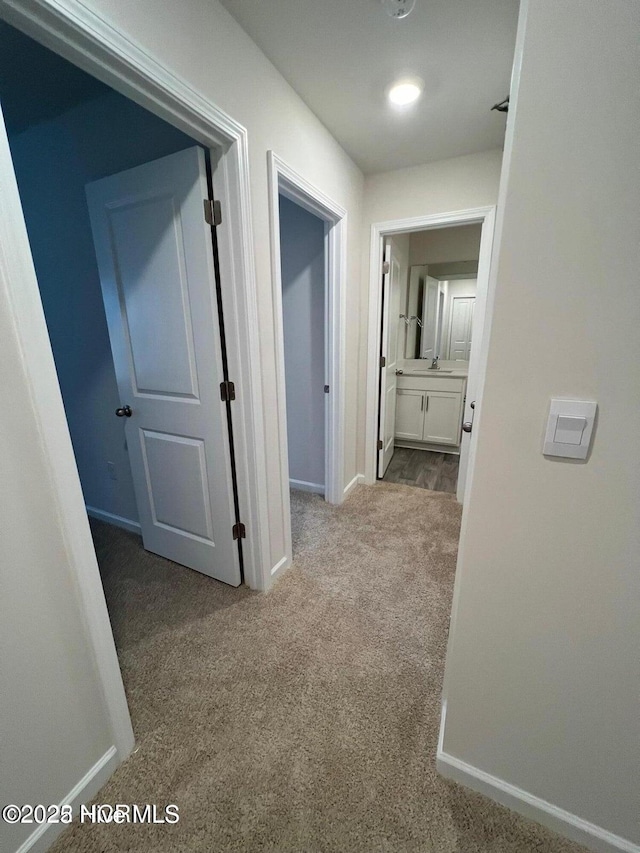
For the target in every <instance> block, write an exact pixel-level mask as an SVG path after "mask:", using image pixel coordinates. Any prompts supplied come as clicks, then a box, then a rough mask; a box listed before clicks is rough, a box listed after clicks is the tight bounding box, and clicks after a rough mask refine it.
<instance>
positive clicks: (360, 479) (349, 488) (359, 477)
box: [344, 474, 364, 498]
mask: <svg viewBox="0 0 640 853" xmlns="http://www.w3.org/2000/svg"><path fill="white" fill-rule="evenodd" d="M363 483H364V474H356V476H355V477H354V478H353V480H351V482H350V483H347V485H346V486H345V487H344V497H345V498H346V497H347V495H349V494H350V493H351V492H352V491H353V490H354V489H355V487H356V486H360V485H362V484H363Z"/></svg>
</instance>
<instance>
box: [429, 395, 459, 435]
mask: <svg viewBox="0 0 640 853" xmlns="http://www.w3.org/2000/svg"><path fill="white" fill-rule="evenodd" d="M425 396H426V400H425V412H424V432H423V435H422V438H423V440H424V441H431V442H434V443H435V444H454V445H458V444H460V427H461V418H462V411H461V409H462V394H456V393H454V392H453V391H427V392H426V395H425Z"/></svg>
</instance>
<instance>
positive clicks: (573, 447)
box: [542, 400, 598, 459]
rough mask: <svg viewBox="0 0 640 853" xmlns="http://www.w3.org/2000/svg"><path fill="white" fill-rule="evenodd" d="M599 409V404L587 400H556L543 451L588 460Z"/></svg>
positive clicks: (545, 453) (552, 405)
mask: <svg viewBox="0 0 640 853" xmlns="http://www.w3.org/2000/svg"><path fill="white" fill-rule="evenodd" d="M597 408H598V404H597V403H593V402H590V401H586V400H552V401H551V406H550V408H549V419H548V421H547V431H546V433H545V437H544V448H543V450H542V452H543V453H544V455H545V456H564V457H565V458H566V459H586V458H587V454H588V453H589V446H590V444H591V434H592V433H593V425H594V423H595V419H596V411H597Z"/></svg>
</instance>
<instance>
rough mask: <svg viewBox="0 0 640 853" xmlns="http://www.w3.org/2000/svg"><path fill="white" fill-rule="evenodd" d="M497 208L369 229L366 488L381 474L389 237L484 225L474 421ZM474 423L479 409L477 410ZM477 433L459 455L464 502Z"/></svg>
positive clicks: (472, 385)
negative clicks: (379, 446)
mask: <svg viewBox="0 0 640 853" xmlns="http://www.w3.org/2000/svg"><path fill="white" fill-rule="evenodd" d="M495 216H496V208H495V205H492V206H488V207H476V208H470V209H468V210H457V211H453V212H450V213H438V214H432V215H430V216H417V217H412V218H411V219H393V220H388V221H386V222H374V223H373V225H372V226H371V242H370V252H369V323H368V329H369V331H368V340H367V402H366V419H365V472H364V481H365V483H366V484H367V485H373V484H374V483H375V482H376V470H377V453H378V450H377V441H378V410H379V406H380V383H379V370H380V366H379V359H378V354H379V352H380V336H381V327H382V323H381V320H382V290H381V287H380V281H381V275H382V272H381V271H382V261H383V257H384V255H383V253H384V239H385V237H390V236H393V235H394V234H406V233H411V232H415V231H426V230H430V229H433V228H449V227H455V226H456V225H473V224H480V225H482V234H481V238H480V257H479V260H478V276H477V280H478V285H477V295H476V305H475V315H474V322H475V323H476V328H475V329H474V346H473V347H472V350H471V361H470V362H469V378H468V381H467V399H466V403H465V406H464V415H463V420H465V421H472V420H473V415H474V412H473V410H472V409H471V408H470V403H471V402H472V401H473V399H474V397H473V396H470V394H469V391H471V394H473V395H474V396H475V397H477V398H478V401H480V400H481V398H482V387H483V385H484V375H485V371H486V364H487V354H488V350H489V331H490V322H491V311H492V307H493V292H491V291H490V286H491V279H490V276H489V272H490V267H491V255H492V251H493V232H494V228H495ZM475 415H476V419H477V416H478V409H476V412H475ZM475 445H476V441H475V435H474V434H473V433H471V441H470V442H468V443H463V445H462V447H461V452H460V471H461V475H460V476H459V477H458V491H457V498H458V500H459V501H460V503H464V501H465V499H466V495H467V494H468V488H469V482H470V477H468V476H466V474H467V473H469V472H470V471H471V470H472V469H473V460H474V456H475Z"/></svg>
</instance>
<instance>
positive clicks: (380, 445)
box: [378, 438, 384, 450]
mask: <svg viewBox="0 0 640 853" xmlns="http://www.w3.org/2000/svg"><path fill="white" fill-rule="evenodd" d="M383 447H384V442H383V441H382V439H381V438H379V439H378V450H382V448H383Z"/></svg>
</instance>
